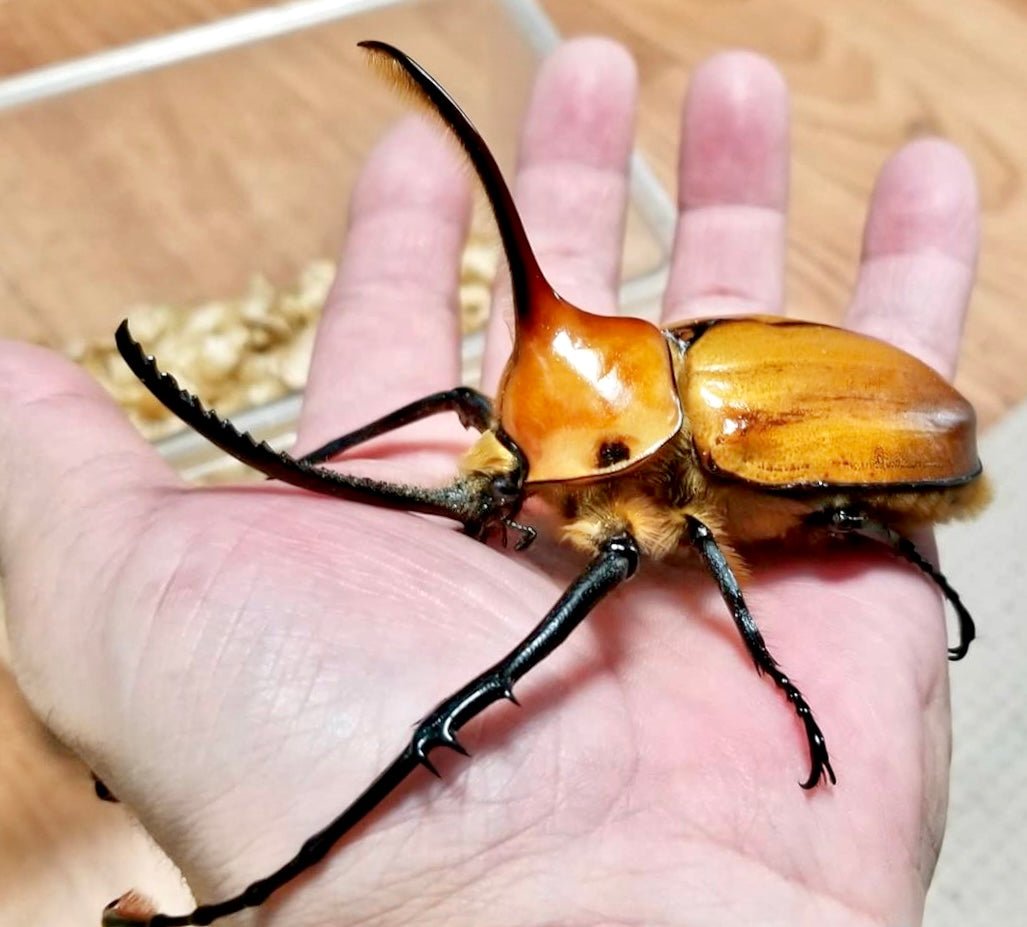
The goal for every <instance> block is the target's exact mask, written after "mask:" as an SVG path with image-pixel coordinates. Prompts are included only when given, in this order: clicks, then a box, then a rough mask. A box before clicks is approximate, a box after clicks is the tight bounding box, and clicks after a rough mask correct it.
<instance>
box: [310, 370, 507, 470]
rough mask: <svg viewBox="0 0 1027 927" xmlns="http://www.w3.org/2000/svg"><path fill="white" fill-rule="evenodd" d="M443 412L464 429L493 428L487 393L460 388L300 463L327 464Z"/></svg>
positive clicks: (344, 438)
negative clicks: (377, 439)
mask: <svg viewBox="0 0 1027 927" xmlns="http://www.w3.org/2000/svg"><path fill="white" fill-rule="evenodd" d="M440 412H456V414H457V415H458V416H459V417H460V424H461V425H463V426H464V428H474V429H475V430H477V431H486V430H487V429H488V428H489V426H490V425H491V424H492V400H491V399H489V398H488V396H486V395H485V394H484V393H480V392H478V390H476V389H471V388H470V387H469V386H457V387H455V388H454V389H447V390H443V391H442V392H441V393H432V394H431V395H430V396H425V397H424V398H423V399H417V400H414V402H411V403H409V404H407V405H405V406H403V407H402V408H400V409H396V411H395V412H390V413H389V414H388V415H383V416H382V417H381V418H379V419H376V420H375V421H373V422H371V423H370V424H369V425H364V426H363V427H362V428H358V429H356V430H355V431H351V432H349V433H347V434H344V435H341V436H340V437H338V438H335V439H334V440H332V441H329V442H327V443H326V444H323V445H321V447H319V448H317V450H314V451H311V452H310V453H309V454H304V455H303V456H302V457H300V458H299V462H300V463H304V464H309V465H313V464H319V463H324V462H325V461H327V460H330V459H331V458H332V457H336V456H337V455H339V454H341V453H342V452H343V451H348V450H349V449H350V448H351V447H356V446H357V445H358V444H363V443H364V442H365V441H370V440H371V438H377V437H378V436H379V435H383V434H385V433H386V432H388V431H394V430H395V429H397V428H402V427H403V426H404V425H409V424H411V423H412V422H418V421H420V420H421V419H422V418H428V416H430V415H437V414H439V413H440Z"/></svg>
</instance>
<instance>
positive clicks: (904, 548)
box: [811, 508, 977, 660]
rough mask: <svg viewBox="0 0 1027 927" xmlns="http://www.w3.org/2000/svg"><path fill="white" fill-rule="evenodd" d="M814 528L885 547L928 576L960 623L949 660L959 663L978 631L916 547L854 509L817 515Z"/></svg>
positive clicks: (825, 511) (952, 592) (939, 573)
mask: <svg viewBox="0 0 1027 927" xmlns="http://www.w3.org/2000/svg"><path fill="white" fill-rule="evenodd" d="M811 522H812V523H813V524H817V525H825V526H826V527H827V528H828V529H829V530H831V531H833V532H835V533H837V534H858V535H859V536H860V537H865V538H869V539H870V540H872V541H876V542H877V543H878V544H884V545H885V546H886V547H889V548H891V550H893V551H894V552H895V553H896V554H898V555H899V556H900V557H902V559H903V560H907V561H908V562H909V563H912V564H913V566H915V567H916V568H917V569H918V570H920V572H921V573H923V574H924V575H925V576H927V577H928V578H929V579H930V580H931V581H932V582H933V583H934V584H935V585H936V586H937V587H938V588H939V589H940V590H941V593H942V595H944V596H945V598H946V599H947V600H948V601H949V603H950V604H951V605H952V607H953V608H954V609H955V611H956V617H957V619H958V621H959V641H958V643H957V644H956V646H955V647H949V659H950V660H962V659H963V657H965V656H966V655H967V653H968V651H969V650H970V644H971V643H972V641H973V639H974V638H975V637H976V636H977V627H976V625H975V624H974V620H973V617H972V616H971V615H970V612H968V611H967V609H966V606H965V605H964V604H963V601H962V599H960V598H959V593H958V592H956V590H955V589H953V588H952V587H951V586H950V585H949V582H948V580H947V579H945V576H944V575H943V574H942V573H941V572H940V571H939V570H938V569H937V568H936V567H935V566H934V564H932V563H931V561H930V560H928V559H927V558H926V557H925V556H924V555H923V554H921V553H920V551H919V550H917V548H916V545H915V544H914V543H913V542H912V541H911V540H910V539H909V538H907V537H905V536H903V535H901V534H899V532H898V531H896V530H895V529H894V528H890V527H889V526H888V525H886V524H884V522H880V521H878V520H877V519H875V518H873V517H872V516H870V515H867V514H866V513H864V512H860V511H858V510H857V509H846V508H832V509H825V510H824V511H821V512H817V513H816V515H814V516H813V517H812V519H811Z"/></svg>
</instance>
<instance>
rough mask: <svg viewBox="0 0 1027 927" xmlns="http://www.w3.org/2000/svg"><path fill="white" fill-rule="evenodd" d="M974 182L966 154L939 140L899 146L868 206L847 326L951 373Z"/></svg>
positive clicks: (965, 300) (973, 246)
mask: <svg viewBox="0 0 1027 927" xmlns="http://www.w3.org/2000/svg"><path fill="white" fill-rule="evenodd" d="M978 209H979V207H978V196H977V183H976V181H975V179H974V173H973V168H972V167H971V165H970V163H969V161H968V160H967V158H966V155H964V154H963V152H962V151H961V150H960V149H959V148H957V147H956V146H955V145H953V144H951V143H949V142H946V141H943V140H941V139H920V140H918V141H915V142H911V143H910V144H908V145H906V146H905V147H904V148H902V149H901V150H900V151H898V152H897V153H896V154H895V155H893V156H892V157H891V159H890V160H889V161H888V162H887V163H886V164H885V165H884V167H883V168H882V170H881V174H880V176H879V177H878V180H877V185H876V186H875V188H874V193H873V196H872V198H871V201H870V212H869V214H868V216H867V224H866V231H865V233H864V237H863V263H862V266H861V267H860V271H859V278H858V280H857V283H856V292H855V294H854V296H853V300H852V303H851V305H850V307H849V311H848V314H847V316H846V324H848V325H849V326H850V327H852V328H855V329H858V330H859V331H862V332H866V333H867V334H870V335H875V336H876V337H878V338H883V339H885V340H887V341H890V342H892V343H893V344H896V345H898V346H899V347H901V348H904V349H905V350H907V351H909V352H910V353H912V354H915V355H916V356H917V357H919V358H920V359H921V360H923V361H925V362H926V363H928V364H930V365H931V366H932V367H934V368H935V369H936V370H938V371H939V372H941V373H943V374H945V375H946V376H951V375H952V372H953V370H954V369H955V364H956V357H957V356H958V352H959V339H960V334H961V332H962V330H963V320H964V318H965V316H966V309H967V306H968V304H969V301H970V290H971V288H972V286H973V280H974V269H975V266H976V262H977V249H978V240H979V236H980V220H979V216H978Z"/></svg>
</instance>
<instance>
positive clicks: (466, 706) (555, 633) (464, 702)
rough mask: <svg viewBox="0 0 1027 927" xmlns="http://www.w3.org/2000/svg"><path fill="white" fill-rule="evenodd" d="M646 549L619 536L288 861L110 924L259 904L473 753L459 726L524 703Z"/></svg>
mask: <svg viewBox="0 0 1027 927" xmlns="http://www.w3.org/2000/svg"><path fill="white" fill-rule="evenodd" d="M638 563H639V550H638V545H637V544H636V543H635V539H634V538H633V537H631V535H629V534H621V535H618V536H617V537H614V538H611V539H609V540H608V541H606V542H605V543H604V544H602V545H601V546H600V549H599V553H598V554H597V555H596V557H595V558H594V559H593V560H592V562H591V563H589V565H588V566H587V567H586V568H585V570H584V572H582V573H581V575H580V576H578V578H577V579H576V580H574V582H573V583H571V585H570V587H569V588H568V589H567V591H566V592H564V594H563V595H562V596H561V597H560V599H559V601H558V602H557V603H556V604H555V605H554V606H553V607H552V609H550V611H549V613H548V614H547V615H546V616H545V618H543V619H542V621H541V622H539V624H538V625H537V626H536V627H535V629H534V630H533V631H532V632H531V633H530V634H529V635H528V636H527V637H525V638H524V640H523V641H521V643H520V644H518V645H517V647H515V648H514V649H513V650H512V651H510V653H509V654H507V655H506V657H504V658H503V659H502V660H500V661H499V662H498V663H496V664H495V665H493V666H491V667H490V668H489V669H487V670H485V672H483V673H481V674H479V675H478V676H475V677H474V679H472V680H471V681H470V682H469V683H467V685H465V686H463V687H462V688H460V689H458V690H457V691H456V692H454V693H453V694H452V695H451V696H449V698H447V699H445V700H444V701H443V702H441V703H440V704H439V705H438V706H437V707H436V708H435V709H434V710H433V711H432V712H431V713H430V714H429V715H427V716H426V717H425V718H424V719H422V720H421V721H420V722H419V723H418V725H417V727H416V729H415V730H414V733H413V736H412V737H411V739H410V742H409V743H408V744H407V746H406V748H405V749H404V750H403V752H402V753H400V755H399V756H398V757H396V759H395V760H393V761H392V763H391V764H390V765H389V766H388V767H386V769H385V770H384V771H382V772H381V773H380V774H379V775H378V778H376V779H375V780H374V781H373V782H372V783H371V784H370V785H369V786H368V787H367V788H366V789H365V790H364V791H363V792H362V793H361V794H360V795H359V796H358V797H357V799H356V800H355V801H354V802H353V803H352V804H351V805H350V806H349V807H348V808H346V809H345V810H344V811H343V812H342V813H341V814H340V815H339V816H338V817H337V818H335V820H333V821H332V822H331V823H330V824H329V825H328V826H327V827H325V828H324V829H323V830H321V831H319V832H318V833H316V834H314V836H312V837H310V838H309V839H308V840H306V841H305V842H304V844H303V846H302V847H300V850H299V852H298V853H297V854H296V855H295V856H294V857H293V858H292V859H290V860H289V861H288V862H287V863H285V865H283V866H281V867H280V868H279V869H277V870H275V871H274V872H273V873H271V874H270V875H269V876H266V877H265V878H263V879H260V880H258V881H256V882H254V883H253V884H251V885H250V886H249V887H248V888H246V889H245V890H243V891H242V892H240V893H239V894H238V895H235V896H234V897H232V898H228V899H226V900H225V901H221V902H217V903H215V904H206V905H200V906H199V907H198V908H196V909H195V910H193V911H192V912H190V913H189V914H183V915H176V916H171V915H167V914H155V915H152V916H139V915H136V914H133V913H130V910H137V909H138V905H137V904H136V903H135V902H134V901H132V899H134V898H136V897H138V896H135V894H134V893H131V892H130V893H129V894H128V895H125V896H122V898H119V899H118V900H117V901H114V902H112V903H111V904H110V905H108V906H107V909H106V910H105V911H104V916H103V924H104V925H105V927H128V925H145V927H187V925H192V924H197V925H203V924H210V923H211V922H213V921H215V920H218V919H219V918H222V917H226V916H228V915H229V914H235V913H236V912H238V911H242V910H244V909H245V908H252V907H256V906H257V905H260V904H263V902H264V901H266V900H267V898H268V897H269V896H270V895H271V894H272V893H273V892H275V891H277V890H278V889H279V888H281V887H282V886H283V885H285V884H286V883H287V882H290V881H291V880H292V879H294V878H296V876H298V875H299V874H300V873H302V872H305V871H306V870H307V869H309V868H310V867H311V866H314V865H316V864H317V863H318V862H320V861H321V860H322V859H323V858H324V857H325V856H326V855H327V854H328V852H329V850H331V849H332V847H333V846H335V844H336V843H338V841H339V840H341V839H342V837H343V836H345V835H346V834H347V833H348V832H349V831H350V830H351V829H352V828H354V827H355V826H356V825H357V824H358V823H360V821H362V820H363V819H364V818H365V817H366V816H367V815H368V814H370V813H371V811H373V810H374V809H375V808H377V807H378V806H379V805H380V804H381V803H382V802H383V801H384V800H385V799H386V798H388V796H389V795H391V794H392V792H393V791H394V790H395V789H396V788H397V787H398V786H399V785H400V783H402V782H403V781H404V780H405V779H406V778H407V777H408V776H409V775H410V774H411V773H413V772H414V771H415V770H416V769H417V767H418V766H424V767H425V768H426V769H428V770H429V771H430V772H432V773H434V774H435V775H438V772H437V771H436V769H435V767H434V766H433V765H432V762H431V759H430V758H429V754H430V753H431V752H432V751H433V750H435V749H437V748H438V747H448V748H449V749H451V750H455V751H456V752H458V753H462V754H464V755H467V751H466V750H465V749H464V748H463V746H462V745H461V744H460V742H459V741H458V740H457V738H456V733H457V731H459V730H460V728H461V727H463V726H464V725H465V724H467V722H468V721H470V720H471V719H473V718H475V717H477V715H479V714H480V713H481V712H482V711H484V709H486V708H487V707H488V706H489V705H491V704H492V703H493V702H497V701H499V700H500V699H507V700H509V701H512V702H514V703H516V701H517V700H516V699H515V698H514V694H513V685H514V683H515V682H517V680H519V679H520V678H521V677H522V676H524V675H525V674H526V673H527V672H528V671H529V670H531V669H533V668H534V667H535V666H537V665H538V664H539V663H541V662H542V660H544V659H545V658H546V657H547V656H549V655H550V654H551V653H552V652H553V651H554V650H556V648H557V647H559V646H560V644H562V643H563V642H564V641H565V640H566V639H567V638H568V637H569V636H570V633H571V632H572V631H573V630H574V629H575V628H576V627H577V626H578V625H579V624H581V622H582V621H583V620H584V619H585V618H586V617H587V616H588V614H589V613H590V612H591V611H592V609H594V608H595V607H596V605H598V604H599V603H600V602H601V601H602V600H603V599H604V598H605V597H606V596H607V595H609V593H611V592H612V591H613V590H614V589H616V588H617V587H618V586H619V585H620V584H621V583H622V582H624V580H626V579H628V578H630V577H631V576H632V575H633V574H634V572H635V571H636V570H637V569H638Z"/></svg>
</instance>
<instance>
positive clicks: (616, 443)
mask: <svg viewBox="0 0 1027 927" xmlns="http://www.w3.org/2000/svg"><path fill="white" fill-rule="evenodd" d="M630 456H631V449H630V448H629V447H628V446H627V444H625V443H624V442H623V441H622V440H621V439H620V438H614V439H613V440H612V441H603V443H602V444H600V445H599V450H598V451H597V452H596V463H597V464H599V466H600V467H601V468H606V467H612V466H613V465H614V464H619V463H621V462H622V461H625V460H627V459H628V458H629V457H630Z"/></svg>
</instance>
